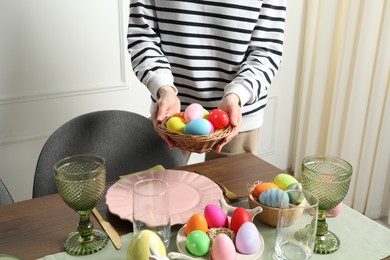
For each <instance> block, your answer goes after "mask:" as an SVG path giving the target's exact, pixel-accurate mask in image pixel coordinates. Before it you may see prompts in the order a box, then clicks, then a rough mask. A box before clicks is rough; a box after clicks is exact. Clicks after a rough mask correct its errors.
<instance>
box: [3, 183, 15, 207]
mask: <svg viewBox="0 0 390 260" xmlns="http://www.w3.org/2000/svg"><path fill="white" fill-rule="evenodd" d="M12 203H14V200H13V199H12V196H11V193H9V191H8V189H7V187H6V186H5V184H4V183H3V181H2V180H1V179H0V205H7V204H12Z"/></svg>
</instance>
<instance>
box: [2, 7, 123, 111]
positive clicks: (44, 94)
mask: <svg viewBox="0 0 390 260" xmlns="http://www.w3.org/2000/svg"><path fill="white" fill-rule="evenodd" d="M116 2H117V11H118V16H117V17H118V20H117V23H118V27H117V28H118V31H117V33H118V41H119V48H118V49H119V53H118V57H119V80H113V81H112V82H107V83H97V84H86V85H83V86H77V88H76V89H75V88H74V86H73V87H72V88H69V89H71V90H69V91H66V90H65V91H64V90H59V91H50V90H49V91H45V90H42V89H41V90H39V91H40V92H39V91H37V92H39V93H38V94H35V93H31V94H21V95H20V94H18V93H15V95H8V96H2V97H0V106H1V105H9V104H19V103H28V102H36V101H42V100H50V99H58V98H65V97H73V96H82V95H93V94H97V93H103V92H114V91H124V90H128V77H127V75H128V73H127V70H128V66H127V63H126V53H127V45H126V44H125V42H126V41H127V39H126V37H125V36H126V32H125V28H127V26H126V27H125V23H126V21H127V20H126V19H125V9H123V8H124V6H123V3H122V1H121V0H117V1H116ZM103 84H104V85H103ZM63 89H66V88H63Z"/></svg>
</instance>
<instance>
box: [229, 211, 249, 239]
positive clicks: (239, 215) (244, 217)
mask: <svg viewBox="0 0 390 260" xmlns="http://www.w3.org/2000/svg"><path fill="white" fill-rule="evenodd" d="M245 222H252V218H251V215H250V214H249V212H248V211H247V210H246V209H244V208H237V209H235V210H234V211H233V214H232V218H231V220H230V229H231V230H233V232H234V233H235V234H237V232H238V230H239V229H240V227H241V225H242V224H244V223H245Z"/></svg>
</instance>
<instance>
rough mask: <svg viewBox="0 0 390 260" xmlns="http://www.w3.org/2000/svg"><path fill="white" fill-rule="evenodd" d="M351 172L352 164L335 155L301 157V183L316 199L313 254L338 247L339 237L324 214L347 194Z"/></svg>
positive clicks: (326, 251)
mask: <svg viewBox="0 0 390 260" xmlns="http://www.w3.org/2000/svg"><path fill="white" fill-rule="evenodd" d="M351 176H352V166H351V165H350V164H349V163H348V162H346V161H345V160H343V159H340V158H337V157H331V156H308V157H306V158H304V159H303V161H302V173H301V183H302V187H303V189H304V190H307V191H309V192H311V193H313V194H315V195H316V196H317V197H318V199H319V204H318V222H317V234H316V241H315V246H314V252H315V253H317V254H330V253H333V252H335V251H337V250H338V249H339V248H340V239H339V238H338V237H337V235H336V234H335V233H333V232H331V231H329V230H328V224H327V223H326V214H327V212H328V211H330V210H331V209H333V208H334V207H336V206H337V205H338V204H339V203H340V202H341V201H342V200H343V199H344V197H345V196H346V195H347V192H348V189H349V184H350V183H351Z"/></svg>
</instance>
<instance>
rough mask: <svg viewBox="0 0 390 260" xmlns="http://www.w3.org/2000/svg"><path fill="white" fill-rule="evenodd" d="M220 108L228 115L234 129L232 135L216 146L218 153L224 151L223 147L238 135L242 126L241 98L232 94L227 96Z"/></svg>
mask: <svg viewBox="0 0 390 260" xmlns="http://www.w3.org/2000/svg"><path fill="white" fill-rule="evenodd" d="M219 108H220V109H222V110H223V111H225V112H226V113H227V114H228V116H229V121H230V125H231V126H232V127H233V131H232V132H231V133H230V135H228V136H226V137H225V138H224V139H223V140H222V141H221V142H219V143H218V144H217V145H216V146H215V151H216V152H218V153H219V152H220V151H221V150H222V147H223V146H224V145H225V144H227V143H228V142H230V141H231V140H232V139H233V138H234V137H235V136H236V135H238V132H239V130H240V127H241V124H242V114H241V105H240V98H239V97H238V96H237V95H236V94H234V93H231V94H228V95H226V96H225V97H224V98H223V99H222V101H221V104H220V106H219Z"/></svg>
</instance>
